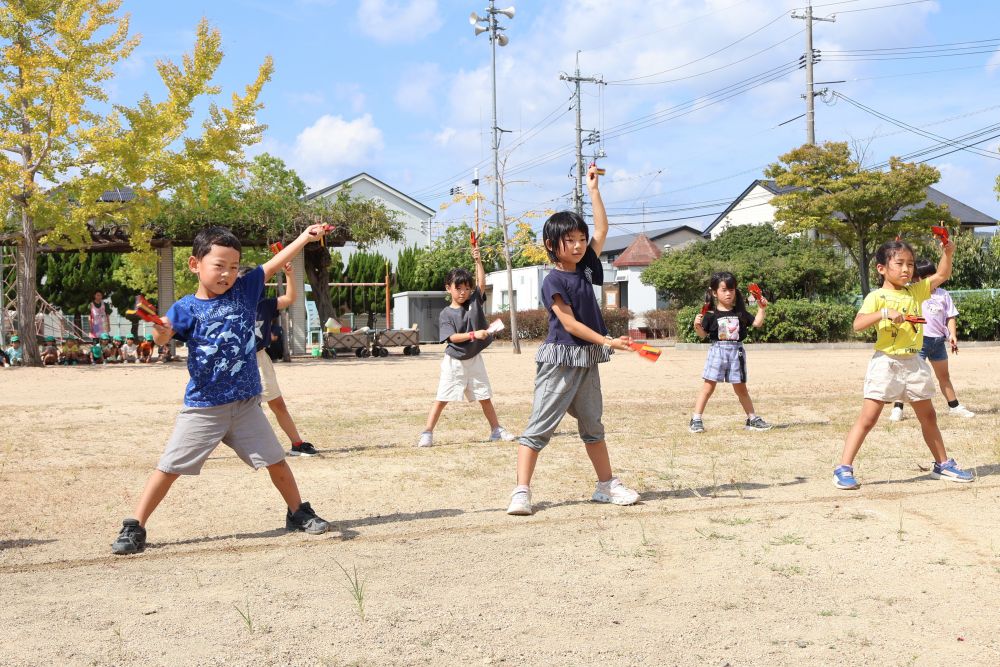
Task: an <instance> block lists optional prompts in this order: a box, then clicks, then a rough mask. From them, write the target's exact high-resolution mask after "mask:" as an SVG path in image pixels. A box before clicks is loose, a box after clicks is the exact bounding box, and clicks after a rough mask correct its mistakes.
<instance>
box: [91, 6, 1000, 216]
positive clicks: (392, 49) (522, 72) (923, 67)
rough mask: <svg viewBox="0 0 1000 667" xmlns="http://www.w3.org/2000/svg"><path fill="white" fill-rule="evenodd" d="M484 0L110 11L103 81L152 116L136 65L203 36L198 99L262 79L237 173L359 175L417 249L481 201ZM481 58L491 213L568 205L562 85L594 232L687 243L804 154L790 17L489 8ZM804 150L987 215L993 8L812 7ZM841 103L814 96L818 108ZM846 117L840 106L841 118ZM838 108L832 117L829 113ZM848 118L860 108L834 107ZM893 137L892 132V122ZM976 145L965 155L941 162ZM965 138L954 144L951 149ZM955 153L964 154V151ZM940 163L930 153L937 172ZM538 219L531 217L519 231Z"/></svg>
mask: <svg viewBox="0 0 1000 667" xmlns="http://www.w3.org/2000/svg"><path fill="white" fill-rule="evenodd" d="M486 4H487V2H486V0H469V1H466V0H440V1H439V0H281V1H278V0H211V1H194V0H174V1H173V2H170V3H161V2H140V1H138V0H125V2H124V3H123V6H122V9H123V11H125V12H128V13H129V14H130V15H131V32H132V33H133V34H134V33H139V34H141V35H142V42H141V44H140V46H139V47H138V48H137V49H136V51H135V52H134V53H133V54H132V55H131V56H130V57H129V59H128V60H127V61H124V62H122V63H120V64H119V66H118V67H117V71H118V75H117V77H116V78H115V79H114V80H113V81H112V82H111V83H110V85H109V92H110V95H111V99H112V101H113V102H118V103H123V104H133V103H135V101H136V100H137V99H139V97H140V96H141V95H142V94H144V93H147V92H148V93H149V94H150V95H151V96H152V97H153V99H154V100H155V99H160V98H162V95H163V86H162V83H161V82H160V81H159V78H158V75H157V73H156V69H155V63H156V61H157V60H158V59H168V60H174V61H178V60H179V59H180V57H181V56H182V55H183V53H185V52H186V51H189V50H190V49H191V46H192V44H193V40H194V34H195V27H196V26H197V24H198V22H199V21H200V20H201V19H202V18H203V17H204V18H206V19H208V21H209V22H210V24H211V25H212V26H214V27H216V28H218V29H219V30H220V32H221V34H222V40H223V50H224V52H225V60H224V61H223V63H222V65H221V66H220V68H219V71H218V74H217V78H216V83H217V84H218V85H220V86H221V87H222V90H223V93H222V95H221V96H220V98H219V101H220V102H221V103H223V104H225V103H226V96H227V95H228V94H230V93H232V92H234V91H242V88H243V86H245V85H246V84H248V83H250V82H251V81H252V80H253V79H254V77H255V75H256V71H257V68H258V67H259V65H260V63H261V62H262V61H263V60H264V58H265V57H266V56H268V55H270V56H272V57H273V58H274V63H275V72H274V75H273V77H272V79H271V81H270V82H269V83H268V84H267V85H266V87H265V88H264V92H263V95H262V102H263V103H264V105H265V107H264V109H263V110H262V111H261V113H260V115H259V119H260V121H261V122H262V123H264V124H266V125H267V130H266V132H265V134H264V140H263V141H262V142H261V143H260V144H258V145H256V146H254V147H252V148H251V149H250V151H249V154H251V155H252V154H256V153H260V152H265V151H266V152H268V153H272V154H274V155H277V156H279V157H281V158H282V159H283V160H285V162H286V163H287V164H288V165H289V166H290V167H292V168H293V169H295V170H296V171H297V172H298V173H299V175H300V176H301V177H302V178H303V180H305V182H306V183H307V184H308V186H309V187H310V189H319V188H322V187H325V186H327V185H330V184H332V183H335V182H337V181H339V180H341V179H344V178H347V177H350V176H353V175H355V174H357V173H358V172H362V171H364V172H367V173H369V174H371V175H372V176H374V177H376V178H378V179H380V180H382V181H384V182H386V183H387V184H389V185H390V186H392V187H394V188H396V189H398V190H400V191H401V192H404V193H406V194H407V195H409V196H411V197H413V198H414V199H416V200H418V201H421V202H423V203H424V204H426V205H428V206H430V207H431V208H433V209H435V210H438V211H439V212H438V214H437V215H436V218H435V221H436V224H435V227H434V229H435V234H437V233H440V232H441V231H442V230H443V228H444V227H445V226H447V225H448V224H455V223H457V222H463V221H468V220H469V219H470V216H471V210H470V209H469V207H467V206H465V205H463V204H455V205H451V206H447V207H446V208H444V209H442V208H441V206H442V204H447V203H448V202H450V201H451V199H452V197H451V196H450V194H449V190H450V189H451V188H453V187H456V186H462V187H464V188H465V189H466V191H467V192H468V191H470V190H471V184H470V182H471V180H472V177H473V169H474V168H475V167H479V168H480V172H481V173H480V175H481V178H482V181H483V185H482V188H483V190H484V191H486V192H487V193H488V194H490V195H491V194H492V185H491V183H490V182H489V178H490V177H491V176H492V171H493V169H492V165H493V162H492V151H491V137H490V128H491V125H492V119H491V113H492V96H491V71H492V70H491V59H490V52H491V49H490V42H489V39H488V37H487V35H479V36H476V35H474V32H473V27H472V25H471V24H470V21H469V15H470V13H472V12H478V13H479V15H480V16H483V15H485V11H484V10H485V6H486ZM511 4H513V5H514V6H515V8H516V14H515V16H514V18H513V19H507V18H506V17H502V18H501V25H502V26H504V27H505V28H506V35H507V36H508V38H509V40H510V42H509V44H508V45H507V46H506V47H502V48H500V47H498V48H497V64H496V67H497V75H496V76H497V106H498V114H499V121H498V125H499V127H501V128H503V129H504V130H507V131H508V132H505V133H504V134H503V139H502V143H501V158H502V159H504V160H505V165H506V166H505V171H504V174H505V181H506V183H507V187H506V190H505V192H506V195H505V201H506V204H507V210H508V214H510V215H512V216H521V215H524V214H526V213H528V214H530V213H532V212H534V213H535V214H538V213H543V212H544V211H546V210H552V209H555V210H561V209H565V208H571V207H572V199H571V192H572V189H573V182H572V180H571V178H570V172H571V169H572V167H573V164H574V160H575V149H574V141H575V131H574V124H575V114H574V112H573V110H572V88H571V86H570V84H569V83H567V82H566V81H561V80H560V78H559V77H560V74H565V73H570V74H572V73H573V71H574V70H575V67H576V59H577V57H579V66H580V72H581V75H582V76H584V77H595V78H599V79H601V80H603V81H605V82H606V84H605V85H596V84H590V83H585V84H583V86H582V90H583V95H582V126H583V128H584V129H585V131H587V132H589V131H591V130H596V131H599V132H600V134H601V142H600V143H597V144H592V145H587V146H585V152H586V153H587V154H588V155H590V154H593V153H594V152H595V151H597V150H603V151H604V153H605V154H606V157H604V158H603V159H601V160H600V161H599V162H600V164H601V166H603V167H604V168H606V169H607V176H606V177H604V178H603V179H601V180H602V183H601V192H602V194H603V198H604V201H605V203H606V205H607V208H608V212H609V216H610V218H611V224H612V232H611V233H612V234H615V233H626V232H636V231H640V230H642V229H649V230H652V229H661V228H664V227H668V226H672V225H678V224H687V225H691V226H692V227H695V228H699V229H701V228H703V227H705V226H706V225H708V224H709V223H710V222H711V221H712V220H713V219H714V217H715V216H716V215H718V214H719V213H720V212H721V211H722V210H723V209H724V208H725V206H726V205H727V204H728V203H729V202H731V201H732V200H733V199H734V198H735V197H737V196H738V195H739V194H740V193H741V192H743V190H744V189H746V188H747V186H749V185H750V183H751V182H752V181H753V179H755V178H762V177H763V173H762V172H763V169H764V168H765V167H766V166H767V165H768V164H770V163H773V162H775V161H776V159H777V157H778V156H779V155H781V154H782V153H784V152H786V151H788V150H791V149H792V148H795V147H797V146H799V145H801V144H803V143H805V141H806V129H805V119H804V118H803V117H801V116H802V115H803V114H804V112H805V101H804V99H803V97H802V96H803V93H804V91H805V70H803V69H799V68H798V66H797V64H798V59H799V57H800V56H801V55H802V54H803V53H804V52H805V43H806V42H805V40H806V35H805V24H806V22H805V21H804V20H799V19H795V18H793V17H792V14H793V13H796V12H797V13H799V14H803V13H804V7H805V4H806V3H805V0H798V1H795V0H657V1H655V2H649V1H648V0H576V1H573V2H570V1H565V2H559V1H555V0H510V1H508V0H503V1H502V2H498V3H497V6H498V8H504V7H508V6H510V5H511ZM813 7H814V9H813V11H814V15H815V16H816V17H823V18H835V20H834V21H817V22H815V23H814V35H813V41H814V43H813V46H814V48H816V49H819V51H820V53H821V56H820V62H819V63H818V64H817V65H816V70H815V78H816V81H817V82H837V83H831V84H825V85H817V90H820V89H827V90H828V91H829V92H828V93H827V94H825V95H823V96H821V97H817V98H816V123H815V127H816V140H817V142H824V141H848V142H851V143H852V145H854V146H856V147H857V148H858V149H859V150H861V151H863V153H864V156H865V157H864V160H863V162H864V163H865V164H866V165H877V164H878V163H881V162H884V161H887V160H888V158H889V157H890V156H893V155H898V156H906V155H909V154H913V153H917V152H918V151H922V150H923V149H926V148H929V147H932V146H939V147H938V148H937V149H936V150H935V151H932V152H930V153H925V154H922V155H919V156H917V157H914V158H912V159H916V160H925V159H928V158H929V159H928V163H929V164H931V165H933V166H934V167H936V168H937V169H939V170H940V172H941V180H940V182H939V183H938V184H937V185H936V186H935V187H937V188H938V189H939V190H941V191H943V192H945V193H946V194H949V195H951V196H953V197H955V198H957V199H959V200H961V201H963V202H965V203H967V204H969V205H970V206H972V207H974V208H977V209H979V210H980V211H983V212H984V213H987V214H989V215H991V216H993V217H1000V202H998V201H997V194H996V191H995V189H994V188H995V185H996V178H997V175H998V174H1000V153H998V150H1000V126H998V125H997V124H998V123H1000V3H998V2H981V1H979V0H918V1H912V0H840V1H839V2H837V1H834V0H815V3H814V5H813ZM834 92H835V93H837V94H839V95H843V96H844V97H837V96H834V95H833V93H834ZM845 98H847V99H845ZM849 100H850V101H849ZM852 101H853V102H854V103H857V104H860V105H862V106H864V107H867V110H864V109H861V108H859V107H858V106H855V104H854V103H852ZM900 124H902V126H901V125H900ZM965 135H976V137H977V138H976V139H970V140H968V141H976V140H978V139H985V138H987V137H989V140H988V141H985V142H983V143H979V144H976V150H975V151H969V150H956V149H955V148H954V147H952V146H945V147H943V148H941V147H940V146H941V144H942V141H943V140H944V139H948V140H953V139H957V138H959V137H963V136H965ZM968 141H967V142H968ZM967 142H966V143H967ZM945 153H947V154H945ZM542 219H543V218H541V217H539V218H534V221H535V224H536V226H537V225H538V224H540V222H541V220H542Z"/></svg>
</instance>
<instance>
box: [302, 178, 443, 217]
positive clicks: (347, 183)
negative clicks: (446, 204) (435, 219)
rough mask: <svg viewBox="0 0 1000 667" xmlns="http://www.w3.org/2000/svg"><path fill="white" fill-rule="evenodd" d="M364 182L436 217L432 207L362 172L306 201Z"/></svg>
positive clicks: (313, 195)
mask: <svg viewBox="0 0 1000 667" xmlns="http://www.w3.org/2000/svg"><path fill="white" fill-rule="evenodd" d="M362 180H365V181H368V182H369V183H372V184H373V185H375V186H377V187H380V188H382V189H384V190H386V191H388V192H391V193H392V194H394V195H396V196H397V197H399V198H400V199H404V200H406V201H407V202H409V203H410V204H412V205H413V206H415V207H417V208H419V209H420V210H422V211H424V212H425V213H426V214H427V215H434V213H435V212H436V211H435V210H434V209H432V208H431V207H430V206H427V205H426V204H422V203H420V202H419V201H417V200H416V199H414V198H413V197H410V196H409V195H407V194H404V193H402V192H400V191H399V190H397V189H396V188H394V187H392V186H391V185H388V184H387V183H385V182H384V181H380V180H379V179H377V178H375V177H374V176H372V175H371V174H369V173H367V172H364V171H362V172H360V173H358V174H355V175H354V176H351V177H350V178H345V179H344V180H342V181H337V182H336V183H334V184H333V185H328V186H326V187H325V188H321V189H319V190H316V191H315V192H310V193H309V194H307V195H306V196H305V199H306V201H308V200H310V199H315V198H316V197H322V196H324V195H328V194H332V193H334V192H337V191H338V190H340V189H342V188H344V187H349V186H351V185H353V184H354V183H357V182H358V181H362Z"/></svg>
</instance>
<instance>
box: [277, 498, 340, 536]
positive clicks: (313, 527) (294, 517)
mask: <svg viewBox="0 0 1000 667" xmlns="http://www.w3.org/2000/svg"><path fill="white" fill-rule="evenodd" d="M285 530H304V531H306V532H307V533H309V534H310V535H322V534H323V533H325V532H326V531H328V530H330V524H328V523H327V522H326V521H323V519H321V518H319V517H318V516H316V512H315V511H314V510H313V508H312V507H310V506H309V503H302V504H301V505H299V508H298V509H297V510H295V513H294V514H292V512H291V511H289V512H287V513H286V514H285Z"/></svg>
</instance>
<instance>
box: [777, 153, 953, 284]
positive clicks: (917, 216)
mask: <svg viewBox="0 0 1000 667" xmlns="http://www.w3.org/2000/svg"><path fill="white" fill-rule="evenodd" d="M778 159H779V162H777V163H775V164H772V165H771V166H770V167H768V168H767V170H766V171H765V174H766V175H767V176H768V177H769V178H773V179H775V181H777V183H778V185H779V186H781V187H794V188H795V189H794V190H791V191H790V192H786V193H784V194H780V195H777V196H775V197H774V198H773V199H772V200H771V204H772V205H773V206H774V207H775V208H776V209H777V211H776V213H775V220H776V221H777V222H778V223H779V225H780V226H779V229H780V230H781V231H782V232H784V233H787V234H793V233H805V232H808V231H810V230H817V231H818V232H819V233H820V234H821V235H822V236H824V237H826V238H829V239H833V240H834V241H836V242H837V243H838V244H839V245H840V246H841V247H842V248H843V249H844V250H845V251H846V252H847V253H848V254H849V255H850V256H851V258H852V259H853V260H854V264H855V266H857V267H858V277H859V279H860V284H861V293H862V294H868V292H869V291H870V274H869V272H870V267H871V260H872V257H874V255H875V251H876V250H877V249H878V247H879V246H880V245H881V244H882V243H884V242H885V241H888V240H891V239H892V238H893V237H895V236H896V235H899V234H907V233H909V234H914V233H925V234H926V233H927V232H928V230H927V227H928V226H929V225H931V224H939V221H940V222H941V223H943V224H945V225H946V226H956V227H957V226H958V224H959V221H958V220H957V219H956V218H955V217H953V216H952V215H951V214H950V213H949V212H948V209H947V207H944V206H938V205H936V204H934V203H925V204H924V205H922V206H917V205H918V204H920V203H921V202H924V201H925V200H926V197H927V187H928V186H930V185H932V184H934V183H937V181H938V180H939V179H940V178H941V174H940V172H938V170H937V169H935V168H934V167H931V166H930V165H926V164H916V163H912V162H902V161H901V160H899V159H898V158H890V160H889V170H888V171H870V170H866V169H865V168H864V167H862V165H861V163H860V162H859V161H858V160H856V159H854V158H853V157H852V156H851V153H850V150H849V149H848V146H847V143H845V142H826V143H825V144H823V145H822V146H814V145H810V144H806V145H804V146H800V147H799V148H796V149H795V150H793V151H790V152H788V153H785V154H784V155H782V156H781V157H780V158H778ZM901 214H902V215H901Z"/></svg>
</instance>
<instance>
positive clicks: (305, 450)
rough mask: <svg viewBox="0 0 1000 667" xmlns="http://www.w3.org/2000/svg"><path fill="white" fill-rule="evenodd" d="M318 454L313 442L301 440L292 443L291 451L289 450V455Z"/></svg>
mask: <svg viewBox="0 0 1000 667" xmlns="http://www.w3.org/2000/svg"><path fill="white" fill-rule="evenodd" d="M318 454H319V452H318V451H316V448H315V447H313V446H312V443H311V442H300V443H299V444H297V445H292V449H291V451H289V452H288V455H289V456H316V455H318Z"/></svg>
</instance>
